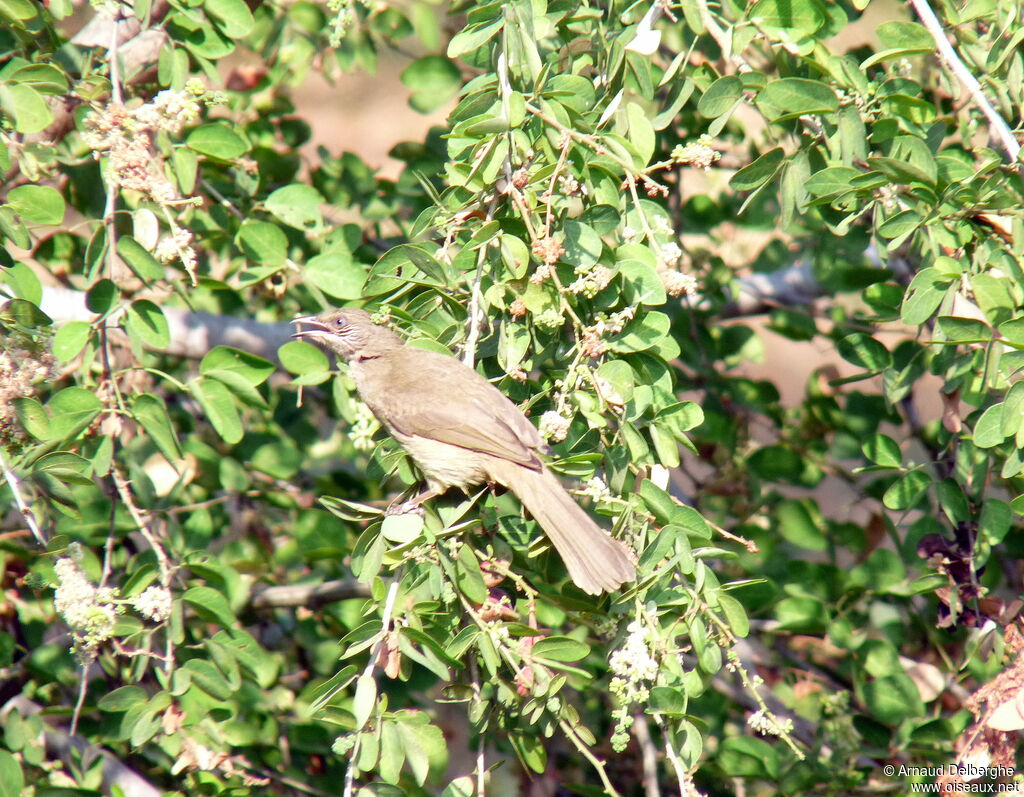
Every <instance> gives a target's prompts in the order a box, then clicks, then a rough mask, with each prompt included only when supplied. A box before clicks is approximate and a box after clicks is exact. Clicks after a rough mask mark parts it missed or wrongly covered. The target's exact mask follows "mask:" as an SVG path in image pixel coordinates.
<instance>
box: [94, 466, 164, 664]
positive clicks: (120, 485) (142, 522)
mask: <svg viewBox="0 0 1024 797" xmlns="http://www.w3.org/2000/svg"><path fill="white" fill-rule="evenodd" d="M110 475H111V476H112V477H113V479H114V486H115V487H116V488H117V494H118V495H119V496H120V497H121V501H122V502H123V503H124V505H125V507H126V508H127V509H128V514H130V515H131V516H132V520H134V521H135V525H136V526H138V529H139V533H140V534H141V535H142V537H143V539H145V540H146V542H147V543H149V547H150V548H152V549H153V554H154V555H155V556H156V561H157V566H158V568H159V570H160V584H161V586H163V587H164V589H168V590H169V589H170V588H171V578H172V577H173V575H174V568H173V566H172V565H171V560H170V559H168V558H167V552H166V551H165V550H164V547H163V545H161V544H160V540H158V539H157V537H156V534H154V533H153V530H152V529H151V528H150V527H149V523H148V522H147V519H146V517H145V516H144V515H143V513H142V510H140V509H139V508H138V506H136V505H135V498H134V496H132V491H131V489H130V487H129V485H128V482H127V480H125V478H124V476H122V475H121V471H119V470H118V469H117V467H116V466H114V467H113V468H111V469H110ZM165 639H166V644H165V647H164V658H163V662H164V670H166V672H167V674H168V675H170V674H171V671H172V670H173V669H174V641H173V639H172V638H171V635H170V634H169V633H168V634H165Z"/></svg>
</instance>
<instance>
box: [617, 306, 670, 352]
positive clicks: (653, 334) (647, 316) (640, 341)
mask: <svg viewBox="0 0 1024 797" xmlns="http://www.w3.org/2000/svg"><path fill="white" fill-rule="evenodd" d="M671 326H672V323H671V321H669V317H668V316H667V315H665V314H664V313H661V312H658V311H656V310H654V311H650V312H647V313H642V314H641V313H637V315H636V317H635V318H634V319H633V320H632V321H630V322H629V323H628V324H627V325H626V327H625V328H624V329H623V330H622V332H620V333H619V334H618V335H613V336H612V337H610V338H608V348H609V349H610V350H611V351H614V352H619V353H623V354H625V353H631V352H638V351H645V350H647V349H650V348H652V347H654V346H657V345H658V344H659V343H660V342H661V341H662V340H663V339H664V338H665V337H666V336H667V335H668V331H669V328H670V327H671Z"/></svg>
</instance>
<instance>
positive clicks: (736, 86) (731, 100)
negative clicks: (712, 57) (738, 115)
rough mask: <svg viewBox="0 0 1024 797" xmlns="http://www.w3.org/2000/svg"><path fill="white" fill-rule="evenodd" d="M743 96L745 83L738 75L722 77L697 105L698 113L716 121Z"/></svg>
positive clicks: (710, 87) (711, 86)
mask: <svg viewBox="0 0 1024 797" xmlns="http://www.w3.org/2000/svg"><path fill="white" fill-rule="evenodd" d="M742 96H743V81H742V80H740V78H738V77H736V75H726V76H725V77H720V78H718V80H716V81H715V82H714V83H712V84H711V85H710V86H709V87H708V90H707V91H705V92H704V94H703V95H702V96H701V98H700V101H699V102H698V103H697V113H699V114H700V115H701V116H703V117H705V118H707V119H715V118H717V117H719V116H721V115H722V114H724V113H727V112H728V111H729V109H730V108H732V106H733V105H735V104H736V103H737V102H739V100H740V98H741V97H742Z"/></svg>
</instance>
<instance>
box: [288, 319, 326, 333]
mask: <svg viewBox="0 0 1024 797" xmlns="http://www.w3.org/2000/svg"><path fill="white" fill-rule="evenodd" d="M292 323H293V324H306V325H307V326H310V327H312V329H297V330H295V332H294V333H293V334H292V337H293V338H302V337H306V336H307V335H315V334H317V333H318V332H326V331H327V325H326V324H324V323H323V322H322V321H320V319H318V318H317V317H316V316H315V315H304V316H302V317H300V318H293V319H292Z"/></svg>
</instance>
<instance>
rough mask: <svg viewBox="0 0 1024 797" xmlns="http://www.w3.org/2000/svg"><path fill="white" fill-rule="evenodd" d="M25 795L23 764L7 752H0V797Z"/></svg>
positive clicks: (20, 796)
mask: <svg viewBox="0 0 1024 797" xmlns="http://www.w3.org/2000/svg"><path fill="white" fill-rule="evenodd" d="M24 793H25V773H24V772H22V769H21V764H19V763H18V759H16V758H15V757H14V756H13V755H11V754H10V753H8V752H7V751H6V750H0V797H22V795H23V794H24Z"/></svg>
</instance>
